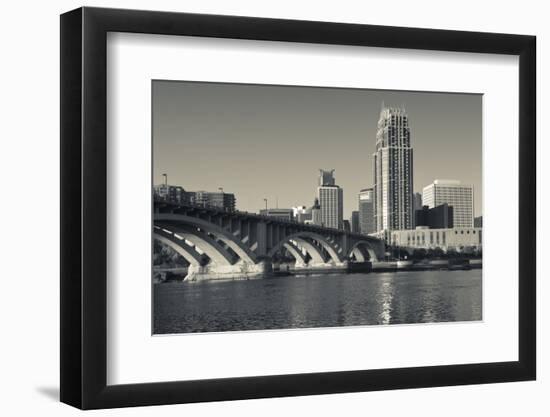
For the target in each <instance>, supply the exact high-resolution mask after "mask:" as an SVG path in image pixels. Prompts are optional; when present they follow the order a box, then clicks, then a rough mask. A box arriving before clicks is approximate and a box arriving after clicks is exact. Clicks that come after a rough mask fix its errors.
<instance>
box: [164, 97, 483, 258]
mask: <svg viewBox="0 0 550 417" xmlns="http://www.w3.org/2000/svg"><path fill="white" fill-rule="evenodd" d="M372 168H373V184H372V186H370V187H366V188H363V189H361V190H360V191H359V192H358V194H357V209H356V210H353V211H352V212H351V217H350V218H349V219H344V190H343V189H342V188H341V187H340V186H339V185H337V184H336V179H335V176H334V169H330V170H326V169H320V170H319V177H318V183H317V190H316V196H315V199H314V201H313V204H312V205H311V206H309V207H307V206H305V205H302V206H295V207H291V208H278V207H277V208H269V207H268V206H267V205H268V202H267V199H264V201H265V203H266V204H265V209H261V210H260V215H262V216H270V217H276V218H278V219H282V220H286V221H295V222H300V223H306V224H313V225H318V226H323V227H328V228H334V229H340V230H346V231H349V232H352V233H361V234H365V235H372V236H375V237H378V238H380V239H383V240H385V242H386V244H389V245H395V246H403V247H409V248H441V249H443V250H447V249H448V248H451V247H456V248H460V247H467V246H470V247H474V248H481V245H482V223H483V222H482V220H483V219H482V217H481V216H479V217H476V218H475V219H474V187H473V186H472V185H464V184H462V183H461V182H460V181H458V180H441V179H435V180H434V181H433V182H432V183H431V184H429V185H427V186H425V187H424V188H423V189H422V193H419V192H414V191H413V173H414V170H413V147H412V143H411V129H410V125H409V116H408V114H407V112H406V111H405V109H404V107H398V108H396V107H386V106H385V105H384V104H382V108H381V111H380V117H379V120H378V125H377V130H376V145H375V149H374V153H373V164H372ZM154 193H155V198H158V199H161V200H165V201H169V202H173V203H177V204H191V205H196V206H201V207H214V208H219V209H222V210H225V211H234V210H235V209H236V205H235V195H234V194H232V193H225V192H223V190H222V189H221V188H220V191H219V192H212V191H185V190H184V189H183V188H182V187H180V186H173V185H168V184H167V183H165V184H161V185H157V186H155V187H154Z"/></svg>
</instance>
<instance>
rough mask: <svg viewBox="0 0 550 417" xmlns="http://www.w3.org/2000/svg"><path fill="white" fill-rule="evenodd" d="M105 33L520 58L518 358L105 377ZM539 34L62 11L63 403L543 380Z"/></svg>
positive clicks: (103, 404) (104, 404)
mask: <svg viewBox="0 0 550 417" xmlns="http://www.w3.org/2000/svg"><path fill="white" fill-rule="evenodd" d="M108 32H132V33H147V34H162V35H174V36H178V35H186V36H199V37H215V38H235V39H254V40H266V41H285V42H305V43H319V44H333V45H356V46H371V47H383V48H404V49H421V50H440V51H457V52H476V53H490V54H507V55H517V56H519V132H518V138H519V155H518V158H519V202H518V204H519V271H518V272H519V293H518V297H519V358H518V361H513V362H497V363H477V364H467V365H454V364H450V365H445V366H428V367H412V368H399V369H378V370H356V371H343V372H325V373H310V374H292V375H274V376H257V377H240V378H225V379H210V380H199V381H176V382H162V383H142V384H131V385H113V386H109V385H107V383H106V381H107V379H106V375H107V339H106V337H107V335H106V328H107V311H106V307H107V306H106V299H107V285H106V279H107V276H106V275H107V274H106V266H107V263H106V258H107V249H106V247H107V191H106V190H107V180H108V178H107V140H106V138H107V133H106V132H107V131H106V127H107V110H106V93H107V79H106V76H107V73H106V59H107V57H106V46H107V33H108ZM535 45H536V38H535V37H534V36H523V35H510V34H494V33H481V32H461V31H449V30H431V29H415V28H403V27H387V26H371V25H358V24H341V23H325V22H312V21H294V20H278V19H265V18H251V17H235V16H217V15H201V14H186V13H171V12H152V11H136V10H119V9H102V8H88V7H84V8H79V9H77V10H73V11H70V12H67V13H65V14H63V15H61V53H60V57H61V92H60V93H61V309H60V315H61V382H60V383H61V401H62V402H64V403H67V404H70V405H72V406H75V407H78V408H82V409H95V408H111V407H123V406H142V405H155V404H174V403H191V402H201V401H219V400H237V399H249V398H265V397H282V396H298V395H312V394H327V393H344V392H357V391H376V390H388V389H401V388H421V387H435V386H449V385H463V384H481V383H496V382H506V381H525V380H533V379H535V377H536V314H535V312H536V259H535V257H536V255H535V253H536V250H535V249H536V138H535V133H536V128H535V124H536V119H535V117H536V116H535V114H536V111H535V109H536V91H535V87H536V81H535V80H536V76H535V75H536V70H535V67H536V65H535V62H536V52H535V51H536V46H535Z"/></svg>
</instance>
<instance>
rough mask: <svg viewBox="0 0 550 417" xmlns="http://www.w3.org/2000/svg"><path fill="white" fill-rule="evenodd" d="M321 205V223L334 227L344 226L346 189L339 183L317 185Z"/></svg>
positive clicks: (341, 227) (340, 227)
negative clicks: (339, 185) (338, 184)
mask: <svg viewBox="0 0 550 417" xmlns="http://www.w3.org/2000/svg"><path fill="white" fill-rule="evenodd" d="M317 196H318V198H319V205H320V206H321V225H322V226H324V227H330V228H333V229H343V228H344V190H342V189H341V188H340V187H338V186H337V185H321V186H319V187H317Z"/></svg>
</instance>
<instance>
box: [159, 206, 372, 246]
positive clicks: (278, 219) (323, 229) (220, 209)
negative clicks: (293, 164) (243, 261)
mask: <svg viewBox="0 0 550 417" xmlns="http://www.w3.org/2000/svg"><path fill="white" fill-rule="evenodd" d="M153 201H154V203H158V204H164V205H168V206H173V207H180V208H184V209H185V208H189V209H198V210H209V211H213V212H215V213H216V214H232V215H238V216H245V217H249V218H254V219H258V220H266V221H269V222H272V223H273V222H276V223H284V224H290V225H296V226H300V227H305V228H307V229H309V230H315V231H318V232H327V231H330V232H332V233H339V234H347V235H350V236H354V237H356V238H370V239H375V238H373V237H372V236H368V235H363V234H361V233H352V232H348V231H345V230H342V229H334V228H330V227H325V226H320V225H316V224H308V223H303V222H299V221H298V220H296V219H286V218H284V217H277V216H268V215H265V214H258V213H250V212H248V211H241V210H236V209H229V208H227V207H226V208H224V207H220V206H216V205H209V204H196V203H192V202H175V201H169V200H166V199H163V198H160V197H158V196H154V198H153Z"/></svg>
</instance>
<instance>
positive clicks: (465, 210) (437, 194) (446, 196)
mask: <svg viewBox="0 0 550 417" xmlns="http://www.w3.org/2000/svg"><path fill="white" fill-rule="evenodd" d="M422 202H423V203H424V205H425V206H428V207H429V208H433V207H436V206H440V205H441V204H445V203H447V204H448V205H449V206H451V207H452V208H453V227H473V226H474V187H473V186H472V185H463V184H461V183H460V181H456V180H435V181H434V182H433V183H432V184H430V185H428V186H426V187H424V189H423V192H422Z"/></svg>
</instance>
